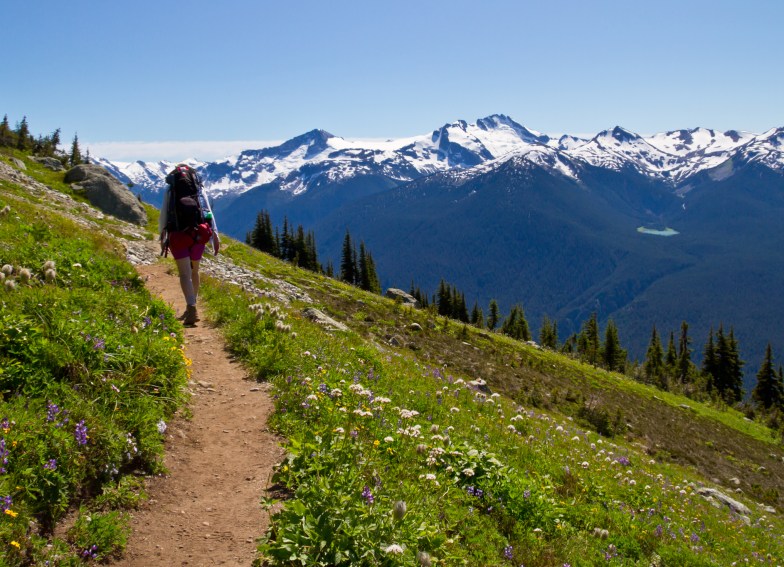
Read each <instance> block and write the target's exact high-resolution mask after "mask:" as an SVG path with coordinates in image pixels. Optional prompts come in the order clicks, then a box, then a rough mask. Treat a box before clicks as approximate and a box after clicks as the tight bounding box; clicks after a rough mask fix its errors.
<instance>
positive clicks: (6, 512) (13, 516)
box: [5, 508, 19, 518]
mask: <svg viewBox="0 0 784 567" xmlns="http://www.w3.org/2000/svg"><path fill="white" fill-rule="evenodd" d="M5 514H7V515H8V516H11V517H12V518H16V517H17V516H18V515H19V514H17V513H16V512H14V511H13V510H11V508H7V509H6V510H5Z"/></svg>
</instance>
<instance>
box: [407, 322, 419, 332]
mask: <svg viewBox="0 0 784 567" xmlns="http://www.w3.org/2000/svg"><path fill="white" fill-rule="evenodd" d="M408 328H409V329H411V330H412V331H414V332H417V333H419V332H420V331H422V325H420V324H419V323H411V324H410V325H409V326H408Z"/></svg>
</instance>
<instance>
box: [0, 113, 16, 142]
mask: <svg viewBox="0 0 784 567" xmlns="http://www.w3.org/2000/svg"><path fill="white" fill-rule="evenodd" d="M11 145H13V136H12V132H11V126H10V125H9V123H8V115H7V114H5V115H4V116H3V121H2V122H0V146H11Z"/></svg>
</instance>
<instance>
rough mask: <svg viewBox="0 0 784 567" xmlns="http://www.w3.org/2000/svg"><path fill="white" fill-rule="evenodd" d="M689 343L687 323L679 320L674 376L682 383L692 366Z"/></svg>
mask: <svg viewBox="0 0 784 567" xmlns="http://www.w3.org/2000/svg"><path fill="white" fill-rule="evenodd" d="M690 343H691V339H690V338H689V324H688V323H687V322H686V321H683V322H681V336H680V339H679V340H678V364H677V369H676V371H675V376H676V377H677V378H678V380H680V381H681V383H684V384H685V383H686V382H688V381H689V376H690V375H691V369H692V367H693V366H694V365H693V364H692V362H691V349H690V348H689V344H690Z"/></svg>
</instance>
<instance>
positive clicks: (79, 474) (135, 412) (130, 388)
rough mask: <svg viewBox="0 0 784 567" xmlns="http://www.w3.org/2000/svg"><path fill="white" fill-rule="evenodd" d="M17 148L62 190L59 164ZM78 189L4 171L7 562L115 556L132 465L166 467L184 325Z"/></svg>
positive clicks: (0, 295)
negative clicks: (70, 196) (75, 193)
mask: <svg viewBox="0 0 784 567" xmlns="http://www.w3.org/2000/svg"><path fill="white" fill-rule="evenodd" d="M15 157H17V158H18V159H23V160H24V161H25V163H26V165H27V171H26V173H28V174H30V175H32V176H33V177H35V178H36V179H37V180H39V181H40V182H43V183H45V184H47V185H50V186H51V187H54V188H56V189H58V190H60V191H61V192H63V193H69V189H68V187H67V185H65V184H64V183H63V173H62V172H60V173H55V172H51V171H48V170H45V169H44V168H42V167H41V166H39V165H38V164H36V163H35V162H32V161H30V160H27V159H25V156H23V155H22V154H19V153H15ZM74 198H76V197H74ZM76 199H77V200H76V201H72V200H67V199H59V198H54V199H53V198H51V197H47V196H45V195H44V194H43V193H35V192H33V193H31V192H30V191H28V190H26V189H24V188H22V187H20V186H18V185H16V184H14V183H10V182H7V181H5V180H2V181H0V209H3V208H4V207H5V206H8V207H9V208H10V211H9V212H7V213H5V214H3V215H2V216H0V265H8V266H9V267H10V268H12V270H13V271H12V272H11V274H10V275H6V276H5V282H3V285H2V287H0V392H2V399H0V421H2V431H1V432H0V446H2V450H0V453H2V458H3V463H2V469H3V470H2V471H1V472H0V497H1V498H2V499H3V504H2V510H3V511H4V513H3V514H2V515H0V564H2V565H44V564H46V565H76V564H81V563H83V562H88V561H91V560H94V559H104V558H109V557H111V556H115V555H118V554H120V553H121V551H122V548H123V546H124V545H125V539H126V533H127V527H126V522H125V519H124V514H123V510H124V509H127V508H128V507H132V506H135V505H136V504H137V503H138V502H139V501H140V499H141V498H142V497H143V491H142V486H143V482H142V481H141V480H140V479H139V478H138V471H147V472H157V471H159V470H160V469H161V465H160V459H161V457H162V452H163V435H162V433H161V431H160V428H161V427H162V423H164V420H168V419H169V417H170V416H171V415H172V414H173V413H174V411H176V410H177V409H178V408H179V407H180V406H181V405H182V404H183V403H184V402H185V393H184V392H185V391H184V385H185V382H186V379H187V375H188V370H187V361H186V360H185V359H184V357H183V356H182V351H181V350H180V349H179V348H178V347H177V345H178V344H179V343H181V335H180V334H179V330H180V328H181V326H180V324H179V323H178V322H177V321H176V319H175V318H174V314H173V313H172V312H171V309H170V308H169V307H168V306H166V305H165V304H163V302H161V301H159V300H156V299H153V298H152V297H150V294H149V293H148V292H147V290H146V289H145V288H144V286H143V282H142V281H141V280H140V279H139V278H138V277H137V276H136V273H135V271H134V270H133V267H132V266H130V265H129V264H128V263H127V262H126V261H125V259H124V250H123V247H122V246H120V245H119V243H118V242H117V241H116V240H115V239H114V238H112V237H111V234H116V233H118V232H119V231H121V230H124V229H123V228H122V227H121V226H120V225H118V224H117V223H116V222H115V221H113V219H111V218H107V217H104V218H97V219H93V218H89V215H87V214H86V213H85V211H84V209H83V208H82V204H81V202H80V201H79V200H78V198H76ZM85 222H86V223H88V225H87V226H85V224H84V223H85ZM149 236H150V235H149V233H148V234H147V237H149ZM48 261H51V262H53V263H54V265H55V270H54V271H53V272H52V273H51V274H50V275H49V276H47V274H46V271H45V268H44V264H45V263H46V262H48ZM9 281H13V282H14V284H13V285H6V284H7V282H9ZM77 507H78V511H76V513H74V514H73V517H74V521H73V526H72V527H71V529H69V530H68V532H67V533H66V534H65V536H64V537H63V536H60V537H55V536H54V535H53V528H54V526H55V524H56V522H58V521H59V520H60V519H62V518H63V517H64V515H65V514H66V513H67V512H68V511H69V510H74V509H75V508H77Z"/></svg>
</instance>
